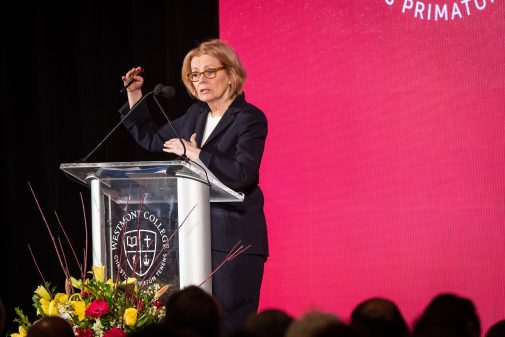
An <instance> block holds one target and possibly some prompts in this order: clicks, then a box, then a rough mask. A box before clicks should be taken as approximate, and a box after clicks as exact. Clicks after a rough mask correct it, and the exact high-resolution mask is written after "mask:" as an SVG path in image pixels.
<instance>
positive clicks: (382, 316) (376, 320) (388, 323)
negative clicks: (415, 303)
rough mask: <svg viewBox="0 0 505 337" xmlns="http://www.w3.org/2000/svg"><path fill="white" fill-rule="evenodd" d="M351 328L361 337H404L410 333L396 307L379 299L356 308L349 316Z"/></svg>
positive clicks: (364, 302) (390, 302)
mask: <svg viewBox="0 0 505 337" xmlns="http://www.w3.org/2000/svg"><path fill="white" fill-rule="evenodd" d="M351 327H352V328H353V329H354V330H355V331H356V332H357V333H358V334H359V335H360V336H363V337H386V336H388V337H406V336H408V335H409V333H410V332H409V328H408V325H407V322H406V321H405V319H404V317H403V315H402V313H401V311H400V309H399V308H398V306H397V305H396V304H395V303H394V302H392V301H391V300H388V299H385V298H379V297H373V298H370V299H367V300H365V301H363V302H361V303H360V304H358V305H357V306H356V308H355V309H354V310H353V312H352V314H351Z"/></svg>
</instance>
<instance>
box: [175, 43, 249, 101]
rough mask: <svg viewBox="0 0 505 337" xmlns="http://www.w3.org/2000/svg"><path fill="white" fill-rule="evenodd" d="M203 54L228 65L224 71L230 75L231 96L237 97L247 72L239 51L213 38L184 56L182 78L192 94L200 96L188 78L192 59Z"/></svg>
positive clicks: (195, 96)
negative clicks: (239, 56) (238, 53)
mask: <svg viewBox="0 0 505 337" xmlns="http://www.w3.org/2000/svg"><path fill="white" fill-rule="evenodd" d="M201 55H209V56H212V57H214V58H216V59H217V60H219V62H221V65H222V66H224V67H226V68H225V69H224V71H226V73H227V74H228V76H229V77H230V91H231V97H235V96H237V95H239V94H241V93H242V86H243V85H244V81H245V77H246V74H245V69H244V67H243V66H242V63H241V62H240V59H239V58H238V55H237V53H236V52H235V51H234V50H233V49H232V48H231V47H230V46H229V45H228V44H226V43H225V42H223V41H222V40H220V39H212V40H208V41H205V42H202V43H201V44H200V45H199V46H197V47H196V48H194V49H192V50H190V51H189V52H188V53H187V54H186V56H185V57H184V61H183V63H182V70H181V78H182V82H183V83H184V86H185V87H186V89H187V90H188V92H189V94H190V95H191V96H193V97H194V98H198V96H197V94H196V92H195V87H194V86H193V82H191V81H190V80H189V79H188V74H189V73H190V72H191V60H193V58H194V57H197V56H201Z"/></svg>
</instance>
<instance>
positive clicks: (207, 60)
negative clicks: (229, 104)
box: [191, 54, 230, 104]
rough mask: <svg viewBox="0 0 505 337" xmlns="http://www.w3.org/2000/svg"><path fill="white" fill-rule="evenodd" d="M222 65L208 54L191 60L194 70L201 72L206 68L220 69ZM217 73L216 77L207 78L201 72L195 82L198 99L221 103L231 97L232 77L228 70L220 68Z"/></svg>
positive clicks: (192, 69) (210, 102)
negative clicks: (230, 83)
mask: <svg viewBox="0 0 505 337" xmlns="http://www.w3.org/2000/svg"><path fill="white" fill-rule="evenodd" d="M222 66H223V65H222V64H221V62H219V60H218V59H216V58H215V57H212V56H210V55H206V54H204V55H200V56H196V57H193V59H192V60H191V71H192V72H198V73H200V72H202V71H206V70H211V69H218V68H221V67H222ZM215 74H216V77H214V78H206V77H205V76H204V75H203V74H200V76H199V77H198V81H196V82H193V86H194V87H195V91H196V96H197V97H198V99H199V100H201V101H203V102H206V103H209V104H213V103H217V104H219V103H221V102H225V101H226V100H228V99H229V98H230V92H229V91H230V86H229V82H230V77H229V76H228V74H227V73H226V70H225V69H223V70H219V71H217V72H216V73H215Z"/></svg>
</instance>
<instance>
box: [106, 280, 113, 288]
mask: <svg viewBox="0 0 505 337" xmlns="http://www.w3.org/2000/svg"><path fill="white" fill-rule="evenodd" d="M105 284H108V285H110V286H111V287H113V286H114V281H112V279H108V280H107V282H105Z"/></svg>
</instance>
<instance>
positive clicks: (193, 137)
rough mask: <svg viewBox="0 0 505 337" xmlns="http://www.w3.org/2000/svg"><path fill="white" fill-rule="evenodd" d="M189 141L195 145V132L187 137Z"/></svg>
mask: <svg viewBox="0 0 505 337" xmlns="http://www.w3.org/2000/svg"><path fill="white" fill-rule="evenodd" d="M189 141H190V142H191V144H193V145H196V133H193V134H192V135H191V138H190V139H189Z"/></svg>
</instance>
